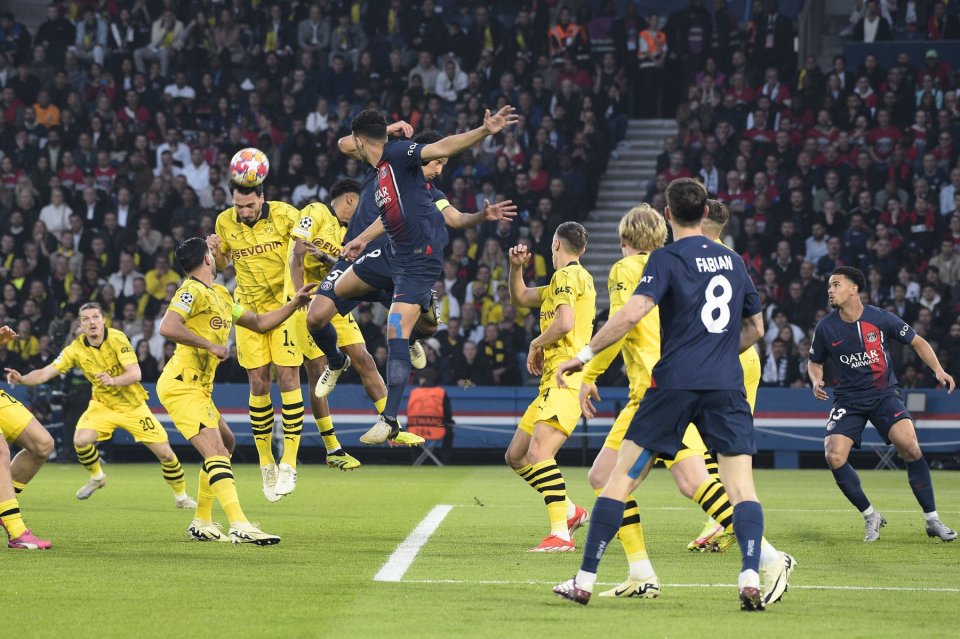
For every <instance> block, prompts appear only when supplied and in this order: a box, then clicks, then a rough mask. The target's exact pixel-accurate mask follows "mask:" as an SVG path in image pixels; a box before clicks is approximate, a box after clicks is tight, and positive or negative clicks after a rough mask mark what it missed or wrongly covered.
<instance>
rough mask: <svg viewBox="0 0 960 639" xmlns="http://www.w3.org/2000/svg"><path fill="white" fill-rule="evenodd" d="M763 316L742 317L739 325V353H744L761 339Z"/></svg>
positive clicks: (760, 314)
mask: <svg viewBox="0 0 960 639" xmlns="http://www.w3.org/2000/svg"><path fill="white" fill-rule="evenodd" d="M763 332H764V329H763V314H762V313H757V314H756V315H751V316H750V317H744V318H743V321H742V322H741V323H740V352H741V353H742V352H744V351H745V350H747V349H748V348H750V347H752V346H753V345H754V344H756V343H757V342H759V341H760V340H761V339H762V338H763Z"/></svg>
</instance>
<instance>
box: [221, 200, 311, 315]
mask: <svg viewBox="0 0 960 639" xmlns="http://www.w3.org/2000/svg"><path fill="white" fill-rule="evenodd" d="M299 221H300V211H299V210H297V209H296V208H295V207H293V206H291V205H289V204H287V203H286V202H273V201H271V202H264V204H263V210H262V212H261V214H260V219H258V220H257V221H256V222H254V223H253V224H251V225H248V224H245V223H243V222H242V221H241V220H240V218H239V217H238V216H237V213H236V210H235V209H234V208H233V207H230V208H229V209H227V210H226V211H224V212H223V213H221V214H220V215H219V216H218V217H217V225H216V232H217V235H218V236H219V237H220V242H221V247H222V248H221V250H222V251H223V252H225V253H226V252H227V251H229V252H230V253H231V257H232V258H233V268H234V270H235V271H236V273H237V288H236V290H235V291H234V293H233V296H234V300H235V301H236V302H237V303H238V304H242V305H243V307H244V308H249V309H250V310H252V311H254V312H255V313H265V312H267V311H273V310H276V309H278V308H280V307H281V306H283V304H284V301H285V300H284V295H283V287H284V283H285V281H286V278H287V271H289V270H290V269H289V268H288V266H287V264H288V262H287V257H288V253H287V248H288V247H287V244H288V243H289V241H290V232H291V230H292V228H293V226H294V225H295V224H297V223H298V222H299Z"/></svg>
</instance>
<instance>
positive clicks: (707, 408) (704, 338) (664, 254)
mask: <svg viewBox="0 0 960 639" xmlns="http://www.w3.org/2000/svg"><path fill="white" fill-rule="evenodd" d="M708 213H709V208H708V206H707V193H706V190H705V189H704V187H703V185H702V184H700V183H699V182H697V181H695V180H692V179H688V178H680V179H677V180H674V181H673V182H671V183H670V186H669V187H668V188H667V208H666V210H665V217H667V219H668V220H669V221H670V225H671V227H672V228H673V236H674V238H675V241H674V242H673V243H672V244H670V245H669V246H667V247H664V248H662V249H660V250H658V251H655V252H654V253H653V254H651V256H650V259H649V260H648V261H647V264H646V267H645V268H644V273H643V276H642V277H641V279H640V284H639V285H638V286H637V289H636V291H635V293H634V295H633V297H631V298H630V300H629V301H628V302H627V303H626V304H625V305H624V306H623V308H621V309H620V311H619V312H617V313H616V314H615V315H614V316H613V317H611V318H610V320H609V321H608V322H607V323H606V324H605V325H604V327H603V328H602V329H600V331H599V332H598V333H597V334H596V335H595V336H594V338H593V339H592V340H591V342H590V344H588V345H587V346H586V347H584V348H583V350H582V351H581V352H580V353H579V354H578V356H577V357H575V358H574V359H572V360H570V361H568V362H566V363H564V364H562V365H561V366H560V368H559V369H558V371H557V380H558V381H557V383H558V385H561V386H562V385H565V384H566V381H565V380H564V376H565V375H566V374H569V373H576V372H579V371H580V370H582V369H583V367H584V364H585V363H587V362H589V361H590V360H591V359H593V357H594V353H596V352H599V351H602V350H603V349H605V348H607V347H609V346H611V345H612V344H615V343H616V342H617V341H619V340H620V339H621V338H622V337H623V336H624V335H626V334H627V333H628V332H629V331H630V329H631V328H633V327H634V326H635V325H636V324H637V322H639V321H640V320H641V319H643V317H644V316H645V315H646V314H647V313H649V312H650V311H651V310H652V309H653V308H654V307H659V310H660V320H661V327H662V332H663V336H662V340H661V349H662V354H661V357H660V360H659V361H658V362H657V364H656V365H655V366H654V368H653V375H652V381H651V388H650V390H648V391H647V392H646V394H645V395H644V396H643V399H642V400H641V401H640V405H639V407H638V408H637V412H636V414H635V415H634V418H633V421H632V422H631V423H630V426H629V427H628V429H627V432H626V434H625V436H624V441H623V444H622V446H621V448H620V452H619V454H618V456H617V465H616V467H615V468H614V471H613V473H612V474H611V477H610V479H609V480H608V481H607V484H606V486H604V488H603V492H602V493H601V495H600V497H599V498H598V499H597V502H596V504H595V505H594V509H593V513H592V517H591V520H590V528H589V531H588V533H587V541H586V544H585V546H584V554H583V561H582V563H581V567H580V571H579V572H578V573H577V574H576V576H575V577H574V578H573V579H570V580H568V581H565V582H563V583H561V584H558V585H557V586H555V587H554V592H555V593H556V594H558V595H560V596H561V597H564V598H566V599H570V600H572V601H576V602H577V603H581V604H586V603H587V602H588V601H589V600H590V596H591V594H592V591H593V586H594V584H595V582H596V576H597V568H598V566H599V563H600V559H601V558H602V556H603V552H604V550H605V549H606V547H607V546H608V545H609V543H610V541H612V540H613V538H614V536H615V535H616V534H617V531H618V529H619V528H620V524H621V522H622V520H623V513H624V502H625V501H626V500H627V498H628V497H629V495H630V493H631V492H633V490H634V489H635V488H636V487H637V486H638V485H639V484H640V482H641V481H642V480H643V478H644V476H645V475H646V474H647V472H649V469H650V467H651V465H652V463H653V461H654V459H655V458H656V457H657V456H658V455H667V456H675V455H676V454H677V452H678V451H679V450H680V448H681V446H682V440H683V434H684V432H685V431H686V428H687V425H688V424H690V423H691V422H693V423H696V424H697V425H698V427H699V429H700V431H701V435H703V438H704V440H705V441H706V442H707V444H709V445H710V448H711V449H713V450H716V451H717V452H718V453H719V455H720V459H719V463H720V473H721V475H722V477H723V479H724V481H725V484H726V489H727V492H728V494H729V497H730V501H731V503H733V505H734V513H733V526H734V532H735V534H736V536H737V541H738V542H739V545H740V550H741V554H742V563H741V570H740V576H739V579H738V590H739V598H740V606H741V609H743V610H763V609H764V607H765V605H764V601H763V593H762V591H761V589H760V574H759V570H760V547H761V538H762V537H763V509H762V507H761V506H760V502H759V501H758V500H757V495H756V491H755V489H754V485H753V471H752V462H753V455H754V454H755V453H756V444H755V442H754V433H753V417H752V415H751V414H750V406H749V405H748V404H747V400H746V396H745V392H744V387H743V369H742V368H741V366H740V361H739V354H740V353H741V352H743V351H745V350H746V349H747V348H750V347H751V346H753V344H755V343H756V342H757V340H758V339H760V337H762V336H763V317H762V314H761V308H760V298H759V296H758V295H757V292H756V289H755V288H754V286H753V283H752V282H751V281H750V278H749V276H748V275H747V271H746V267H745V266H744V264H743V260H742V259H740V257H739V256H738V255H737V254H736V253H734V252H733V251H731V250H730V249H728V248H726V247H724V246H722V245H720V244H718V243H716V242H714V241H712V240H709V239H707V238H706V237H704V235H703V233H702V231H701V228H700V222H701V220H702V219H703V217H705V216H706V215H707V214H708ZM738 328H739V329H740V330H737V329H738Z"/></svg>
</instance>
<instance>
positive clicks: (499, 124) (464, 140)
mask: <svg viewBox="0 0 960 639" xmlns="http://www.w3.org/2000/svg"><path fill="white" fill-rule="evenodd" d="M514 111H516V109H514V108H513V107H512V106H509V105H508V106H505V107H503V108H502V109H500V110H499V111H497V112H496V113H494V114H492V115H491V113H490V109H487V111H486V113H484V116H483V126H479V127H477V128H476V129H473V130H471V131H464V132H463V133H458V134H456V135H448V136H447V137H445V138H443V139H442V140H440V141H439V142H434V143H433V144H428V145H426V146H424V147H423V149H421V151H420V159H421V160H422V161H423V162H424V163H427V162H430V161H431V160H439V159H441V158H450V157H453V156H455V155H459V154H460V153H463V152H464V151H466V150H467V149H469V148H470V147H472V146H473V145H475V144H477V143H478V142H481V141H482V140H483V139H484V138H485V137H487V136H488V135H496V134H497V133H500V131H502V130H503V129H505V128H506V127H508V126H510V125H512V124H516V123H517V120H518V119H519V118H518V117H517V114H516V113H514Z"/></svg>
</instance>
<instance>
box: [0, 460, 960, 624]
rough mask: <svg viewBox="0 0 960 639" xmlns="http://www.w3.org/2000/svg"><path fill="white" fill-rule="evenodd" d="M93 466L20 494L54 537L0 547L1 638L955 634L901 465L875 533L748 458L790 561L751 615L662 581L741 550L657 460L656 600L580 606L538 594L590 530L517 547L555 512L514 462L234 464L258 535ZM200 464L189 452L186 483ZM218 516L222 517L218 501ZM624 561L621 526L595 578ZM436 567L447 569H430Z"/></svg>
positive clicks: (954, 521) (50, 469)
mask: <svg viewBox="0 0 960 639" xmlns="http://www.w3.org/2000/svg"><path fill="white" fill-rule="evenodd" d="M105 470H106V471H107V473H108V476H109V483H108V485H107V487H106V488H104V489H103V490H100V491H98V492H97V493H96V494H94V496H93V497H91V498H90V499H89V500H88V501H85V502H80V501H78V500H77V499H76V498H75V497H74V492H75V491H76V489H77V488H78V487H79V486H80V485H81V484H82V483H83V481H84V480H85V478H86V474H85V473H84V472H83V470H82V468H80V467H79V466H59V465H55V464H54V465H49V466H47V467H46V468H44V469H42V470H41V472H40V474H39V475H38V477H37V479H36V480H35V481H34V482H33V483H32V484H31V485H30V486H29V487H28V489H27V491H26V492H25V493H24V495H23V496H22V497H23V498H22V502H21V504H22V507H23V510H24V513H25V517H26V521H27V523H28V525H30V526H32V527H33V528H34V529H35V530H36V531H37V533H38V534H40V535H41V536H45V537H49V538H52V540H53V542H54V549H53V550H51V551H46V552H27V551H14V550H6V549H3V550H0V552H2V553H3V555H2V559H0V578H2V579H3V583H4V588H3V593H4V594H3V598H2V599H3V608H2V613H0V614H2V618H3V621H2V627H3V630H4V632H3V634H4V635H5V636H8V637H44V636H50V637H63V636H71V637H87V636H89V637H98V638H105V637H129V636H138V637H152V636H156V637H161V636H162V637H176V636H203V635H207V634H211V633H213V634H216V635H219V636H237V637H264V636H269V637H280V636H285V637H286V636H290V637H302V636H324V637H364V636H374V635H385V636H395V637H407V636H409V637H413V636H418V637H511V636H513V637H527V636H529V637H546V636H552V637H556V636H560V635H561V634H562V635H564V636H582V635H586V634H587V633H589V634H590V635H591V636H597V637H599V636H618V633H623V632H624V630H626V629H632V630H631V632H636V633H638V634H642V635H643V636H645V637H647V636H649V637H667V636H680V635H683V636H703V637H708V636H709V637H734V636H742V635H743V633H744V632H750V633H761V632H763V633H767V634H766V636H776V637H788V636H820V637H825V636H838V635H841V634H843V635H846V636H851V637H852V636H867V635H869V636H871V637H878V636H891V637H903V636H909V635H911V634H913V633H915V632H916V631H917V630H918V629H920V628H922V629H923V632H924V634H925V635H926V636H937V635H940V634H943V635H947V636H949V635H951V634H953V632H955V629H956V616H957V612H958V610H960V592H957V588H958V586H960V579H958V577H957V575H958V568H960V542H957V543H953V544H943V543H940V542H938V541H934V540H931V539H928V538H927V536H926V534H925V532H924V528H923V518H922V516H921V514H920V512H919V509H918V507H917V505H916V503H915V501H914V500H913V495H912V493H911V492H910V489H909V487H908V485H907V481H906V474H905V473H904V472H902V471H901V472H890V471H885V472H864V473H862V476H863V480H864V487H865V489H866V491H867V494H868V495H869V496H871V497H872V499H873V500H874V504H875V506H876V507H877V508H878V509H879V510H880V511H881V512H883V513H884V514H885V515H886V517H887V519H888V521H889V524H888V525H887V527H886V528H884V529H883V531H882V534H881V539H880V541H879V542H877V543H875V544H870V545H868V544H864V543H862V542H861V538H862V534H863V524H862V520H861V518H860V516H859V515H858V514H857V513H856V512H855V511H854V510H853V509H852V508H851V507H850V506H849V504H848V503H847V502H846V500H845V499H844V498H843V496H842V495H841V494H840V493H839V491H838V490H837V489H836V487H835V486H834V483H833V479H832V477H831V475H830V473H829V472H828V471H827V470H820V471H760V472H758V478H757V484H758V489H759V491H760V495H761V498H762V499H763V501H764V506H765V508H766V521H767V529H766V532H767V535H768V537H769V538H770V539H771V541H772V542H773V543H774V545H776V546H777V547H778V548H780V549H783V550H787V551H789V552H790V553H792V554H793V555H794V556H795V557H796V558H797V560H798V561H799V563H800V567H799V569H798V570H797V571H796V572H795V573H794V576H793V579H792V580H791V581H792V584H793V587H792V588H791V590H790V591H789V592H788V593H787V594H786V595H785V596H784V599H783V601H782V602H781V603H778V604H776V605H773V606H771V608H770V609H769V610H768V611H767V612H765V613H762V614H753V615H746V614H743V613H741V612H740V611H739V610H738V608H737V597H736V590H735V588H734V587H733V586H729V587H679V586H676V585H674V586H671V584H733V583H735V581H736V575H737V572H738V571H739V562H740V559H739V552H738V550H736V549H735V548H734V549H731V550H730V551H728V552H727V553H726V554H723V555H703V554H699V553H691V552H688V551H687V550H686V543H687V542H688V541H689V540H690V539H691V538H693V537H694V536H695V534H696V533H697V532H699V530H700V528H701V525H702V523H703V521H704V516H703V515H702V514H701V511H700V510H699V509H698V508H697V507H696V506H695V505H694V504H693V503H692V502H688V501H686V500H684V499H683V498H682V497H680V496H679V494H678V493H677V491H676V488H675V487H674V485H673V483H672V480H671V478H670V476H669V475H668V473H667V472H666V471H664V470H663V469H657V470H656V471H654V473H652V475H651V477H650V479H649V480H648V482H647V483H645V484H644V486H643V487H641V489H640V490H639V491H638V493H637V494H638V501H639V502H640V504H641V516H642V517H643V521H644V525H645V529H646V537H647V544H648V546H649V548H650V552H651V557H652V560H653V562H654V566H655V568H656V569H657V572H658V575H659V577H660V579H661V581H662V582H663V584H664V586H663V594H662V595H661V598H660V599H658V600H631V599H628V600H610V599H600V598H597V597H595V598H594V600H593V601H592V602H591V603H590V605H589V606H587V607H586V608H583V607H581V606H577V605H575V604H572V603H569V602H565V601H562V600H560V599H559V598H557V597H555V596H554V595H553V594H552V593H551V592H550V585H552V584H553V583H556V582H559V581H562V580H564V579H567V578H569V577H570V576H572V575H573V574H574V572H575V571H576V569H577V567H578V566H579V561H580V549H581V548H582V543H583V541H584V539H585V536H586V529H585V528H584V529H582V530H581V531H580V532H578V533H577V534H576V536H575V539H576V541H577V544H578V550H577V552H575V553H567V554H530V553H527V552H525V551H526V549H528V548H530V547H532V546H534V545H535V544H536V543H537V542H539V540H540V539H541V537H542V536H543V535H545V534H546V533H547V531H548V523H547V517H546V513H545V511H544V508H543V504H542V502H541V501H540V499H539V498H538V497H537V495H536V494H535V493H534V491H532V490H531V489H530V488H529V487H527V486H526V485H525V484H523V482H521V481H520V480H519V479H518V478H517V477H516V476H514V474H513V473H512V472H510V471H509V470H508V469H507V468H499V467H453V468H449V467H448V468H410V467H388V466H379V467H365V468H363V469H361V470H360V471H358V472H353V473H339V472H334V471H332V470H328V469H327V468H325V467H321V466H315V465H309V466H307V465H303V466H301V468H300V477H299V481H298V486H297V491H296V493H294V494H293V495H291V496H289V497H286V498H284V499H283V500H282V501H280V502H279V503H276V504H269V503H267V502H266V501H265V500H264V498H263V496H262V494H261V492H260V478H259V469H258V468H257V467H256V466H253V465H244V466H238V467H237V468H236V471H237V477H238V483H239V489H240V496H241V503H242V504H243V506H244V508H245V510H246V512H247V514H248V516H249V517H250V519H251V520H252V521H257V522H260V523H261V524H262V526H263V528H264V530H267V531H268V532H272V533H277V534H280V535H282V536H283V542H282V543H281V544H280V545H279V546H275V547H269V548H260V547H254V546H232V545H230V544H218V543H198V542H192V541H190V540H188V539H187V538H186V536H185V534H184V532H185V530H186V528H187V525H188V524H189V523H190V519H191V516H192V513H190V512H188V511H182V510H175V509H174V507H173V497H172V495H171V494H170V491H169V490H168V488H167V486H166V485H165V484H164V483H163V482H162V480H161V478H160V468H159V466H158V465H156V464H150V465H147V464H142V465H141V464H129V465H111V466H107V467H105ZM196 470H197V467H196V465H195V464H190V465H188V467H187V471H188V475H187V476H188V491H189V492H191V493H193V492H195V490H196ZM565 475H566V477H567V485H568V486H569V487H570V492H571V496H572V497H573V498H574V499H575V500H576V501H577V502H578V503H581V504H583V505H585V506H587V507H588V508H589V507H590V506H591V505H592V502H593V496H592V492H591V491H590V490H589V487H588V485H587V482H586V471H585V469H581V468H576V469H572V468H568V469H565ZM934 482H935V484H936V487H937V497H938V498H939V503H938V506H939V512H940V513H941V516H942V518H943V519H944V520H945V521H946V522H947V524H949V525H952V526H958V525H960V474H957V473H950V472H936V473H934ZM436 504H452V505H455V506H456V507H455V508H454V509H453V510H452V512H451V513H450V514H449V515H448V516H447V518H446V519H445V520H444V521H443V523H442V524H441V525H440V527H439V529H438V530H437V531H436V532H435V533H434V534H433V536H432V537H431V538H430V540H429V541H428V542H427V544H426V545H425V546H424V547H423V548H422V549H421V551H420V553H419V555H418V556H417V558H416V560H415V561H414V563H413V564H412V566H411V567H410V569H409V570H408V571H407V572H406V574H405V575H404V577H403V581H402V582H400V583H379V582H374V581H373V576H374V575H375V574H376V573H377V571H378V570H379V569H380V567H381V566H382V565H383V564H384V562H386V560H387V558H388V557H389V556H390V554H391V553H392V552H393V551H394V549H395V548H396V546H397V544H399V543H400V542H401V541H402V540H403V539H405V538H406V537H407V535H409V534H410V532H411V531H412V530H413V529H414V527H416V525H417V524H418V523H419V522H420V520H422V519H423V518H424V517H425V516H426V514H427V513H428V512H429V511H430V510H431V509H432V508H433V507H434V506H435V505H436ZM480 504H482V506H481V505H480ZM898 511H905V512H898ZM214 514H215V519H217V520H219V521H221V522H223V523H224V524H226V522H224V521H223V517H222V513H221V512H220V511H219V507H216V508H215V509H214ZM225 528H226V525H225ZM625 574H626V562H625V559H624V556H623V553H622V551H621V549H620V547H619V543H617V542H614V544H612V546H611V548H610V549H609V550H608V552H607V555H606V557H605V559H604V562H603V564H602V565H601V572H600V581H601V582H605V583H616V582H619V581H620V580H621V578H622V577H623V576H624V575H625ZM441 580H450V581H454V582H457V583H431V582H437V581H441ZM483 581H498V582H507V583H502V584H482V583H480V582H483ZM822 586H837V587H845V586H846V587H854V588H865V587H869V588H894V589H898V588H899V589H902V588H920V589H935V588H943V589H951V590H949V591H941V592H936V591H932V590H922V591H909V590H862V589H851V590H839V589H818V587H822ZM604 589H605V588H604ZM599 590H600V588H598V589H597V592H599ZM628 624H630V625H628ZM756 636H760V635H759V634H758V635H756Z"/></svg>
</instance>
